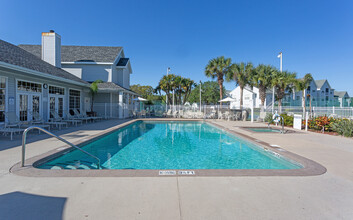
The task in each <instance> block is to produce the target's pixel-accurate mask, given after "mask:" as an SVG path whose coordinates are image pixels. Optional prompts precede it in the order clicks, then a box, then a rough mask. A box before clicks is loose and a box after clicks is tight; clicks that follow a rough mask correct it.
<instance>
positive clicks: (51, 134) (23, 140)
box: [21, 126, 101, 169]
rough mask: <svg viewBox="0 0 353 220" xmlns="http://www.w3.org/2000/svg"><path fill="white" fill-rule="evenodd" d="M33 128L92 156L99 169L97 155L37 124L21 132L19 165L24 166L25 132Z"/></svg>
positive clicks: (99, 164)
mask: <svg viewBox="0 0 353 220" xmlns="http://www.w3.org/2000/svg"><path fill="white" fill-rule="evenodd" d="M33 129H37V130H40V131H43V132H44V133H46V134H49V135H50V136H52V137H55V138H56V139H58V140H59V141H62V142H64V143H65V144H68V145H70V146H71V147H74V148H76V149H77V150H79V151H81V152H83V153H85V154H87V155H88V156H90V157H92V158H93V159H95V160H97V163H96V164H97V168H98V169H100V168H101V161H100V159H99V158H98V157H96V156H94V155H92V154H90V153H88V152H87V151H85V150H82V149H81V148H79V147H77V146H76V145H74V144H72V143H70V142H68V141H67V140H65V139H63V138H61V137H59V136H57V135H55V134H53V133H51V132H49V131H47V130H45V129H44V128H42V127H39V126H31V127H28V128H26V130H25V131H24V132H23V135H22V159H21V167H24V166H25V154H26V139H27V133H28V132H29V131H30V130H33Z"/></svg>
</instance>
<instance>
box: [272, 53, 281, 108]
mask: <svg viewBox="0 0 353 220" xmlns="http://www.w3.org/2000/svg"><path fill="white" fill-rule="evenodd" d="M277 57H278V58H279V59H280V66H279V70H280V71H281V72H282V52H279V54H278V56H277ZM274 108H275V87H273V88H272V114H273V110H274Z"/></svg>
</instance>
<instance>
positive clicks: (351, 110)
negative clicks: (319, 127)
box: [266, 106, 353, 118]
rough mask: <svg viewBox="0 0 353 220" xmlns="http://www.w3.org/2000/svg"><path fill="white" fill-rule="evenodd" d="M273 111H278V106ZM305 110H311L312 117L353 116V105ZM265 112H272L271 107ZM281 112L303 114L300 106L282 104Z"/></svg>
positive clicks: (307, 109)
mask: <svg viewBox="0 0 353 220" xmlns="http://www.w3.org/2000/svg"><path fill="white" fill-rule="evenodd" d="M274 111H278V112H279V109H278V106H276V107H275V108H274ZM306 111H307V112H309V114H310V112H311V115H312V116H313V117H318V116H324V115H326V116H331V117H339V118H353V107H335V106H332V107H312V108H311V109H310V107H306ZM266 112H270V113H271V112H272V107H267V108H266ZM282 112H286V113H289V114H300V115H302V116H303V118H304V115H303V107H300V106H282Z"/></svg>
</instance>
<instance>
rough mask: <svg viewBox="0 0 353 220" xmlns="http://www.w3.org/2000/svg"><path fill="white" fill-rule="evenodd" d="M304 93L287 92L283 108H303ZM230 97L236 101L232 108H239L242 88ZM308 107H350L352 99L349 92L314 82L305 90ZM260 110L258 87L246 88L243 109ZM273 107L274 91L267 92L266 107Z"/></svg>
mask: <svg viewBox="0 0 353 220" xmlns="http://www.w3.org/2000/svg"><path fill="white" fill-rule="evenodd" d="M302 94H303V91H287V94H286V95H285V97H284V98H283V99H282V105H283V106H303V102H302ZM229 96H231V97H232V98H233V99H235V101H234V102H232V103H231V104H230V106H231V107H232V108H239V106H240V87H239V86H238V87H236V88H235V89H234V90H232V91H231V92H229ZM305 97H306V102H305V103H306V106H309V105H310V100H311V105H312V106H318V107H324V106H342V107H344V106H349V105H350V97H349V95H348V93H347V92H345V91H344V92H336V91H335V90H334V89H333V88H331V86H330V84H329V82H328V81H327V80H326V79H324V80H313V81H312V82H311V83H310V85H309V86H308V88H307V89H306V90H305ZM252 105H253V106H254V107H255V108H259V107H260V105H261V101H260V94H259V89H258V88H257V87H253V88H250V87H245V88H244V91H243V107H245V108H250V107H251V106H252ZM271 105H272V90H267V92H266V101H265V105H264V106H266V107H270V106H271Z"/></svg>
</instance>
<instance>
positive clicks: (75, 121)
mask: <svg viewBox="0 0 353 220" xmlns="http://www.w3.org/2000/svg"><path fill="white" fill-rule="evenodd" d="M55 113H56V112H55ZM56 114H57V113H56ZM56 117H60V116H59V115H57V116H56ZM62 121H63V122H67V123H70V124H72V125H75V126H76V127H77V125H78V124H81V125H82V120H81V119H79V118H75V117H73V116H72V115H70V114H66V119H63V120H62Z"/></svg>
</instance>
